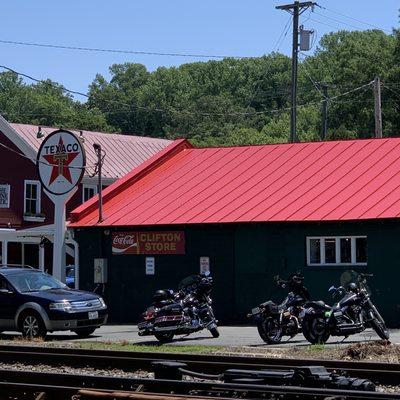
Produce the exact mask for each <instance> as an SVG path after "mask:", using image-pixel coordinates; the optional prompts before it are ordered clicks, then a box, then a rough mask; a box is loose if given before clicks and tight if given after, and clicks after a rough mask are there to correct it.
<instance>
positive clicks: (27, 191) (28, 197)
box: [26, 184, 31, 199]
mask: <svg viewBox="0 0 400 400" xmlns="http://www.w3.org/2000/svg"><path fill="white" fill-rule="evenodd" d="M26 198H27V199H30V198H31V185H29V184H28V185H26Z"/></svg>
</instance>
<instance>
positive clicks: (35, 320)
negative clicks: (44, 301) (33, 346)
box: [19, 311, 47, 339]
mask: <svg viewBox="0 0 400 400" xmlns="http://www.w3.org/2000/svg"><path fill="white" fill-rule="evenodd" d="M19 329H20V331H21V333H22V336H23V337H24V338H27V339H39V338H40V339H44V338H45V337H46V333H47V331H46V327H45V325H44V322H43V320H42V318H41V317H40V315H39V314H38V313H37V312H35V311H25V312H24V313H23V314H22V316H21V317H20V322H19Z"/></svg>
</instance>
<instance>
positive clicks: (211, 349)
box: [78, 342, 225, 354]
mask: <svg viewBox="0 0 400 400" xmlns="http://www.w3.org/2000/svg"><path fill="white" fill-rule="evenodd" d="M78 347H79V348H81V349H88V350H117V351H118V350H119V351H136V352H151V353H190V354H212V353H215V352H216V351H221V350H222V349H224V348H225V347H222V346H201V345H198V346H184V345H182V346H181V345H179V346H176V345H175V346H174V345H168V344H163V345H153V346H152V345H141V344H130V343H129V342H80V343H79V344H78Z"/></svg>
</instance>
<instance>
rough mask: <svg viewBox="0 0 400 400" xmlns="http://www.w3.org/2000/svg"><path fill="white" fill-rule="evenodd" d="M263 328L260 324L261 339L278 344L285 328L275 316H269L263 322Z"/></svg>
mask: <svg viewBox="0 0 400 400" xmlns="http://www.w3.org/2000/svg"><path fill="white" fill-rule="evenodd" d="M261 330H262V334H261V333H260V326H258V332H259V333H260V336H261V339H262V340H264V342H265V343H267V344H278V343H280V342H281V340H282V336H283V329H282V326H281V325H280V324H279V321H277V320H276V319H275V318H267V319H265V320H264V321H262V322H261Z"/></svg>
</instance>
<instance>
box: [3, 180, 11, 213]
mask: <svg viewBox="0 0 400 400" xmlns="http://www.w3.org/2000/svg"><path fill="white" fill-rule="evenodd" d="M2 186H3V187H5V188H7V193H8V196H7V204H0V208H10V197H11V185H9V184H8V183H5V184H4V183H2V184H0V187H2Z"/></svg>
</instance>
